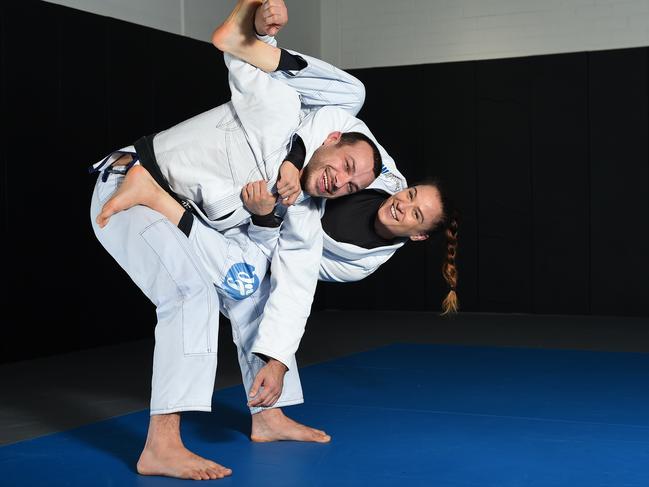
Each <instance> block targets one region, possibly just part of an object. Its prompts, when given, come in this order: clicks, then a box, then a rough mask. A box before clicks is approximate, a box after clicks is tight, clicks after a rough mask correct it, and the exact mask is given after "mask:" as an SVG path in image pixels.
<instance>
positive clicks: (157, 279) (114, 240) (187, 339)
mask: <svg viewBox="0 0 649 487" xmlns="http://www.w3.org/2000/svg"><path fill="white" fill-rule="evenodd" d="M123 177H124V176H123V175H119V174H110V176H109V177H108V178H107V179H106V181H102V179H103V178H102V177H101V176H100V177H99V178H98V179H97V184H96V185H95V190H94V192H93V195H92V204H91V210H90V218H91V221H92V227H93V230H94V232H95V235H96V236H97V239H98V240H99V241H100V242H101V244H102V245H103V246H104V248H105V249H106V250H107V251H108V253H110V254H111V255H112V256H113V257H114V258H115V260H116V261H117V262H118V264H119V265H120V266H121V267H122V268H123V269H124V270H125V271H126V272H127V273H128V275H129V276H130V277H131V279H133V281H134V282H135V284H137V286H138V287H139V288H140V289H141V290H142V292H143V293H144V294H145V295H146V296H147V297H148V298H149V299H150V300H151V301H152V302H153V304H155V305H156V314H157V319H158V323H157V325H156V327H155V349H154V356H153V378H152V383H151V414H152V415H154V414H167V413H172V412H179V411H211V405H212V393H213V391H214V377H215V374H216V355H217V343H218V340H217V338H218V319H219V301H218V296H217V293H216V292H215V289H214V287H213V285H212V283H211V281H210V279H209V277H208V276H207V275H206V274H205V272H204V270H202V268H201V265H200V262H199V261H198V259H197V257H196V254H195V252H194V250H193V248H192V247H191V245H190V243H189V241H188V239H187V238H186V237H185V236H184V235H183V234H182V232H180V230H178V228H176V227H175V226H174V225H172V224H171V223H170V222H169V221H168V220H167V219H166V218H164V217H163V216H162V215H161V214H159V213H157V212H155V211H153V210H151V209H149V208H146V207H143V206H135V207H133V208H130V209H128V210H126V211H122V212H120V213H117V214H115V215H113V216H112V217H111V219H110V221H109V222H108V225H106V226H105V227H104V228H103V229H102V228H99V227H98V226H97V224H96V223H95V218H96V216H97V214H98V213H99V212H100V211H101V208H102V206H103V204H104V203H105V202H106V201H107V200H108V199H109V198H110V197H111V195H112V194H113V193H114V192H115V190H116V189H117V188H118V186H119V184H120V182H121V181H122V179H123ZM114 303H115V301H114V300H113V301H111V302H110V303H109V304H111V305H114ZM125 315H128V310H125Z"/></svg>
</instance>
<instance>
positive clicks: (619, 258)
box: [589, 49, 649, 314]
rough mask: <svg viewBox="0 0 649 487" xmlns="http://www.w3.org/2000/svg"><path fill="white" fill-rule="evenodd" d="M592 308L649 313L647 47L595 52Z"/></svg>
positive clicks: (592, 81)
mask: <svg viewBox="0 0 649 487" xmlns="http://www.w3.org/2000/svg"><path fill="white" fill-rule="evenodd" d="M589 56H590V73H589V74H590V77H589V79H590V131H591V138H590V165H591V167H590V181H591V193H590V195H591V198H590V204H591V219H590V223H591V235H590V238H591V286H592V290H591V292H592V297H591V311H592V312H593V313H595V314H626V313H630V314H642V313H644V314H646V313H647V298H648V297H649V291H648V290H649V251H648V249H649V191H648V181H649V163H648V160H649V154H648V152H647V144H648V143H649V137H648V135H649V126H648V122H647V112H648V106H647V50H646V49H627V50H622V51H607V52H597V53H591V54H590V55H589Z"/></svg>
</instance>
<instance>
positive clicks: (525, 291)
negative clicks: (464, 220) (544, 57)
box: [476, 59, 533, 312]
mask: <svg viewBox="0 0 649 487" xmlns="http://www.w3.org/2000/svg"><path fill="white" fill-rule="evenodd" d="M530 77H531V60H530V59H511V60H504V61H502V60H499V61H487V62H483V63H478V67H477V152H476V154H477V171H478V181H479V185H478V196H477V201H478V221H479V226H478V273H479V279H480V283H479V286H480V308H481V309H482V310H484V311H514V312H530V311H531V310H532V309H531V308H532V306H531V304H532V226H533V221H532V218H531V207H532V181H531V171H530V158H531V132H530V131H531V126H530V124H531V107H530Z"/></svg>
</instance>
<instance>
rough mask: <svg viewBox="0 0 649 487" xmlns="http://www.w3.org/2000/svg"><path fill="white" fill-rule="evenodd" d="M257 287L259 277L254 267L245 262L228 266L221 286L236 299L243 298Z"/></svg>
mask: <svg viewBox="0 0 649 487" xmlns="http://www.w3.org/2000/svg"><path fill="white" fill-rule="evenodd" d="M258 287H259V278H258V277H257V275H256V274H255V268H254V267H253V266H251V265H250V264H246V263H245V262H239V263H237V264H234V265H233V266H232V267H230V270H229V271H228V272H227V274H226V275H225V279H224V280H223V288H224V289H225V292H227V293H228V295H229V296H230V297H231V298H233V299H237V300H241V299H245V298H247V297H248V296H250V295H251V294H252V293H254V292H255V291H256V290H257V288H258Z"/></svg>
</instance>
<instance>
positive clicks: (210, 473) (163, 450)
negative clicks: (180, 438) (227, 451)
mask: <svg viewBox="0 0 649 487" xmlns="http://www.w3.org/2000/svg"><path fill="white" fill-rule="evenodd" d="M137 473H139V474H140V475H162V476H165V477H176V478H179V479H192V480H209V479H222V478H223V477H228V476H230V475H232V470H230V469H229V468H226V467H224V466H222V465H219V464H218V463H215V462H213V461H211V460H207V459H206V458H203V457H199V456H198V455H196V454H195V453H192V452H190V451H189V450H188V449H187V448H185V447H184V446H183V444H182V443H180V444H176V445H158V446H157V447H154V446H148V445H147V446H145V447H144V450H143V451H142V454H141V455H140V459H139V460H138V462H137Z"/></svg>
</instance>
